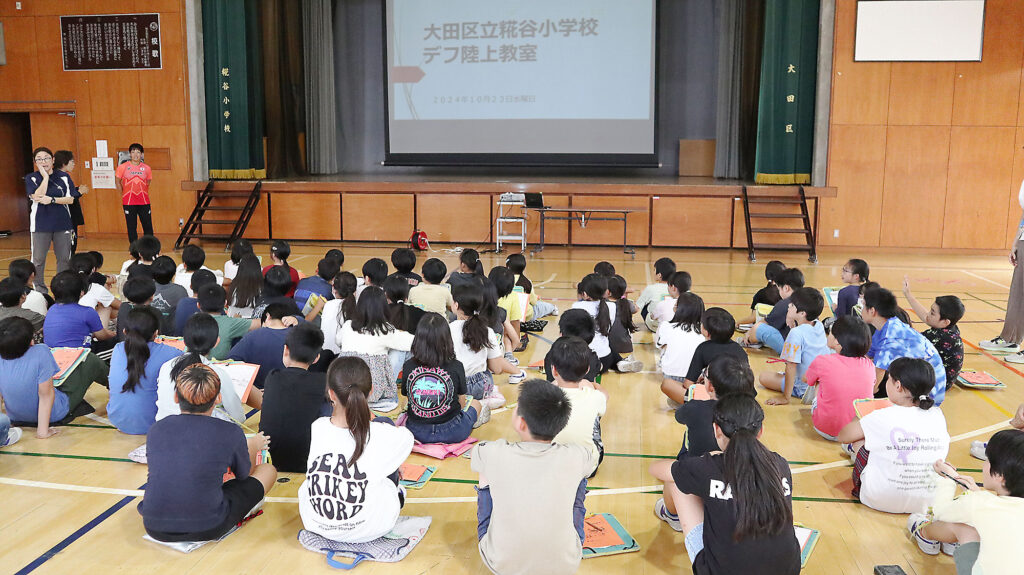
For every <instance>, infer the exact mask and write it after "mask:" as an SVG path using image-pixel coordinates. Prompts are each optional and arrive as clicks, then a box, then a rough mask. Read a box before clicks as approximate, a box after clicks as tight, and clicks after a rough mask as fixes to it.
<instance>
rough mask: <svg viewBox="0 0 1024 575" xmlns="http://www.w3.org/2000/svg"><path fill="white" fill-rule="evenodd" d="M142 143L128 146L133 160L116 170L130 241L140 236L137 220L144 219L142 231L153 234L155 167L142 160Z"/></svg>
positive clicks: (148, 234)
mask: <svg viewBox="0 0 1024 575" xmlns="http://www.w3.org/2000/svg"><path fill="white" fill-rule="evenodd" d="M144 152H145V150H143V149H142V144H138V143H136V144H132V145H131V146H129V147H128V153H129V154H131V158H132V159H131V161H128V162H125V163H123V164H121V165H120V166H118V167H117V171H116V172H114V175H115V176H117V177H116V179H115V180H116V182H117V189H118V191H120V192H121V205H122V206H123V207H124V221H125V223H127V224H128V241H129V242H134V241H135V240H136V239H138V237H139V232H138V224H137V223H136V220H142V233H143V234H145V235H147V236H151V235H153V216H152V212H151V211H150V205H149V183H150V182H151V181H153V169H152V168H150V167H149V166H148V165H146V164H144V163H143V162H142V154H143V153H144Z"/></svg>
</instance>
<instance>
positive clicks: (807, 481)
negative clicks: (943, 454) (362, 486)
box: [0, 236, 1024, 575]
mask: <svg viewBox="0 0 1024 575" xmlns="http://www.w3.org/2000/svg"><path fill="white" fill-rule="evenodd" d="M83 244H84V246H85V247H86V248H87V249H100V250H102V251H104V253H105V254H106V256H107V258H106V264H105V271H108V272H116V270H117V269H118V268H119V266H120V264H121V262H122V261H123V260H124V259H125V257H126V255H127V254H126V252H125V247H126V242H125V241H113V240H95V241H89V240H84V241H83ZM27 246H28V240H27V238H26V237H24V236H16V237H14V238H10V239H5V240H0V264H2V265H6V264H5V263H3V262H6V261H9V260H10V259H13V258H15V257H25V254H27V252H28V247H27ZM329 247H337V246H336V245H330V246H327V245H316V244H309V245H294V246H293V257H292V259H291V263H292V265H294V266H296V267H298V268H300V269H301V270H302V271H303V272H305V273H307V274H309V273H312V272H314V271H315V267H316V263H317V261H318V259H319V258H320V257H321V254H322V253H323V252H324V251H325V250H326V249H328V248H329ZM341 247H342V248H343V249H344V251H345V255H346V258H347V261H346V265H345V266H344V267H345V269H351V270H358V269H359V267H361V265H362V263H363V262H364V261H365V260H366V259H367V258H369V257H373V256H379V257H383V258H385V259H386V260H387V259H388V256H389V254H390V252H391V249H392V248H393V247H394V246H391V245H374V246H365V245H363V246H357V245H344V246H341ZM208 250H209V257H208V260H207V264H208V265H210V266H211V267H218V266H220V265H222V263H223V261H224V259H225V254H224V253H223V251H221V249H220V246H210V247H209V248H208ZM257 253H259V254H262V255H263V256H264V258H266V257H267V254H269V246H267V245H258V246H257ZM430 255H431V256H434V257H440V258H442V259H444V260H445V261H446V262H447V263H448V266H449V269H452V268H453V266H454V264H455V262H456V261H457V259H456V258H457V255H454V254H451V253H446V252H443V251H438V252H435V253H433V254H430ZM662 256H669V257H672V258H673V259H675V261H676V262H677V265H678V266H679V269H685V270H687V271H689V272H690V273H691V274H692V275H693V291H694V292H695V293H697V294H699V295H701V296H702V297H703V298H704V301H705V302H706V304H707V305H708V306H722V307H725V308H726V309H728V310H730V311H731V312H732V313H733V314H734V315H737V316H742V315H746V313H747V308H748V305H749V302H750V298H751V296H752V294H753V293H754V291H755V290H757V289H758V288H760V287H761V286H763V285H764V279H763V278H764V276H763V269H764V263H765V262H767V261H768V260H769V259H770V256H771V257H779V258H780V259H782V260H783V261H785V262H786V263H787V264H789V265H795V266H797V267H800V268H802V269H803V270H804V273H805V276H806V278H807V283H808V285H810V286H814V287H819V288H820V287H822V286H836V285H839V271H840V268H841V267H842V265H843V263H844V262H845V260H846V259H847V258H849V257H860V258H864V259H866V260H867V261H868V262H869V263H870V264H871V272H872V273H871V279H873V280H875V281H879V282H880V283H882V285H884V286H887V287H889V288H890V289H893V290H894V291H895V292H897V293H898V292H899V290H900V287H901V282H902V280H903V276H904V274H907V275H909V277H910V280H911V282H912V284H913V286H914V287H915V293H916V295H917V296H918V298H919V299H921V301H923V302H926V304H925V305H927V302H930V300H931V298H932V297H934V296H935V295H942V294H956V295H958V296H960V298H961V299H963V301H964V303H965V304H966V306H967V314H966V316H965V317H964V319H963V320H962V321H961V324H960V325H961V331H962V333H963V337H964V342H965V344H966V346H967V357H966V364H965V366H966V367H968V368H975V369H983V370H986V371H989V372H990V373H992V374H993V375H995V376H996V377H998V378H1000V379H1002V380H1003V381H1005V382H1007V383H1008V384H1009V388H1008V389H1007V390H1006V391H997V392H988V393H982V392H975V391H965V390H963V389H960V388H955V389H953V390H951V391H950V393H949V394H948V395H947V399H946V402H945V403H944V404H943V411H944V412H945V414H946V419H947V421H948V422H949V431H950V434H951V435H953V436H960V435H963V434H966V435H967V436H966V437H963V438H962V439H958V440H957V441H956V442H955V443H953V445H952V448H951V452H950V456H949V459H950V460H951V462H952V463H954V464H955V465H956V466H958V467H960V468H965V469H967V470H968V471H970V472H974V473H975V474H976V475H980V462H979V461H976V460H973V459H971V457H970V456H969V455H968V448H969V444H970V440H971V439H972V438H974V436H971V433H972V432H975V431H977V430H979V429H982V428H985V427H988V426H991V425H993V424H996V423H999V422H1005V421H1006V420H1008V419H1009V417H1010V415H1011V412H1012V411H1013V410H1014V409H1015V408H1016V406H1017V405H1019V404H1020V403H1021V402H1022V401H1024V388H1022V386H1021V385H1020V383H1021V376H1024V373H1021V372H1020V371H1017V370H1016V369H1014V368H1012V367H1011V366H1008V365H1006V364H1004V363H1002V362H1000V361H998V360H997V359H995V358H993V357H992V356H989V355H987V354H985V353H982V352H981V351H980V350H979V349H978V348H977V347H976V344H977V342H978V341H979V340H983V339H988V338H990V337H993V336H994V335H997V334H998V333H999V330H1000V327H1001V321H1002V318H1003V313H1004V312H1003V310H1004V308H1005V303H1006V294H1007V291H1008V286H1009V283H1010V275H1011V267H1010V265H1009V264H1008V263H1007V261H1006V258H1005V256H995V255H946V254H941V255H940V254H939V253H933V254H910V255H907V254H905V253H900V252H899V251H895V250H861V251H851V250H832V249H826V250H823V253H821V254H820V263H818V264H817V265H810V264H807V262H806V259H805V258H804V257H803V256H801V255H800V254H794V253H787V254H770V253H763V254H760V257H761V261H760V263H757V264H751V263H748V262H747V260H746V253H745V252H743V251H738V250H736V251H728V250H670V249H650V250H648V249H641V250H637V255H636V259H631V258H629V257H628V256H624V255H623V254H621V253H620V251H619V250H617V249H615V248H549V249H547V250H545V251H544V252H543V253H542V254H540V255H538V256H536V257H531V258H530V259H529V267H528V268H527V272H528V276H529V277H530V278H531V279H532V280H533V282H534V286H536V287H537V288H539V293H540V295H541V296H542V297H543V298H545V299H547V300H550V301H553V302H554V303H556V304H557V305H558V307H559V308H561V309H565V308H567V307H568V306H569V305H570V304H571V303H572V302H573V301H575V289H574V286H575V285H576V282H577V281H578V280H579V279H580V278H581V277H582V276H583V275H584V274H586V273H589V272H590V271H591V270H592V268H593V264H594V263H595V262H596V261H598V260H602V259H607V260H609V261H611V262H612V263H613V264H614V265H615V266H616V268H617V270H618V271H619V273H620V274H621V275H623V276H624V277H626V279H627V280H628V281H629V283H630V285H631V286H633V287H634V288H636V289H637V290H639V289H642V287H643V286H644V285H645V284H646V283H648V282H649V281H650V279H651V274H652V270H651V262H653V261H654V260H655V259H656V258H658V257H662ZM175 259H178V258H177V257H176V258H175ZM484 259H485V262H486V264H487V267H488V268H489V267H490V266H491V265H493V264H497V263H503V262H504V258H503V257H502V256H494V255H493V254H488V255H486V256H484ZM420 263H422V259H421V262H420ZM49 265H50V266H53V263H52V258H51V263H50V264H49ZM52 269H53V268H52V267H50V270H52ZM50 273H52V271H51V272H50ZM549 319H550V318H549ZM556 323H557V322H551V323H549V324H548V327H547V329H546V330H545V331H544V333H543V334H542V335H541V336H540V337H534V338H532V339H531V344H530V346H529V348H528V349H527V350H526V352H524V353H522V354H519V356H518V357H519V360H520V362H521V363H522V364H523V365H526V364H529V363H531V362H533V361H535V360H537V359H540V358H542V357H543V356H544V354H545V353H546V351H547V349H548V346H549V345H550V344H549V341H551V340H553V339H554V338H555V337H557V331H558V330H557V325H556ZM919 327H920V325H919ZM634 339H635V341H636V343H637V345H636V355H637V357H638V358H639V359H641V360H642V361H643V362H644V364H645V366H647V367H646V369H647V371H644V372H642V373H639V374H629V375H616V374H609V375H608V376H606V378H605V380H604V385H605V386H606V387H607V388H608V390H609V391H610V393H611V399H610V401H609V407H608V413H607V415H606V416H605V418H604V419H603V421H602V429H603V432H604V441H605V446H606V449H607V451H608V453H607V457H606V459H605V461H604V464H603V465H602V466H601V470H600V472H599V473H598V475H597V477H596V478H595V479H594V480H592V483H591V486H592V487H595V488H604V489H605V491H602V490H599V489H596V490H594V491H591V493H590V496H589V497H588V498H587V509H588V511H589V512H611V513H613V514H614V515H615V516H616V517H617V518H618V519H619V520H620V521H621V522H622V523H623V525H624V526H625V527H626V528H627V529H628V530H629V532H630V533H632V535H633V536H634V537H635V538H636V539H637V540H638V541H639V542H640V545H641V547H642V549H641V551H640V552H638V553H631V554H626V555H618V556H611V557H605V558H597V559H589V560H585V561H584V563H583V566H582V567H581V569H580V572H582V573H625V572H627V570H628V571H629V572H630V573H632V574H637V575H639V574H640V573H689V572H690V571H689V561H688V560H687V556H686V552H685V550H684V547H683V535H682V534H680V533H676V532H675V531H672V530H671V529H670V528H669V527H668V526H667V525H665V524H663V523H661V522H660V521H658V520H657V519H656V518H655V517H654V515H653V513H652V507H653V506H654V502H655V501H656V500H657V499H658V497H659V495H658V494H657V493H656V492H655V491H656V489H660V487H657V481H655V480H653V479H652V478H651V477H650V476H649V475H648V473H647V467H648V465H649V464H650V463H651V462H652V461H654V460H656V459H658V458H668V457H673V456H674V454H675V453H676V451H677V450H678V448H679V444H680V441H681V438H682V435H683V428H682V427H681V426H679V425H678V424H676V423H675V421H674V419H673V417H672V415H671V413H670V412H669V411H668V410H667V409H666V408H665V404H664V400H663V398H662V396H661V395H660V393H659V391H658V382H659V377H658V375H657V374H656V373H654V372H653V371H650V370H652V369H653V366H654V348H653V346H652V345H651V334H650V333H649V332H647V331H641V332H640V333H638V334H636V335H635V337H634ZM768 357H769V356H768V354H766V353H764V352H759V351H758V352H752V353H751V364H752V367H753V368H754V371H755V373H757V372H760V371H761V370H762V369H764V368H765V366H766V360H767V359H768ZM505 377H506V376H501V377H499V378H497V380H498V383H499V388H500V389H501V391H502V392H503V393H504V394H505V396H506V397H507V398H508V399H509V401H510V402H512V401H515V397H516V389H515V387H513V386H510V385H508V384H507V383H506V381H505ZM106 394H107V392H106V390H105V389H104V388H102V387H98V386H94V387H93V388H92V389H91V390H90V392H89V394H88V395H87V397H86V399H87V400H88V401H89V402H91V403H92V404H93V405H95V406H97V414H96V415H97V416H100V417H102V416H103V415H104V414H105V408H104V406H105V404H106ZM767 395H768V394H767V393H762V394H761V395H760V397H759V399H760V401H762V403H763V402H764V400H765V397H766V396H767ZM766 412H767V419H766V423H765V434H764V440H765V442H766V443H767V444H768V446H769V447H770V448H771V449H773V450H775V451H777V452H779V453H781V454H782V455H783V456H785V457H786V459H787V460H789V461H790V462H791V464H792V469H793V471H794V474H795V475H794V498H793V499H794V501H793V506H794V513H795V516H796V519H797V520H798V521H800V522H803V523H804V524H806V525H808V526H810V527H814V528H817V529H819V530H821V531H822V538H821V541H820V543H819V544H818V546H817V549H816V550H815V552H814V554H813V555H812V557H811V559H810V561H809V563H808V565H807V567H806V568H805V570H804V571H805V573H827V574H840V573H843V574H855V573H856V574H862V573H871V571H872V568H873V566H874V565H879V564H898V565H900V566H902V567H903V569H904V570H906V572H907V573H911V574H914V573H916V574H920V575H923V574H944V573H954V568H953V564H952V560H951V559H950V558H949V557H945V556H940V557H928V556H925V555H923V554H922V553H920V552H919V551H918V550H917V548H916V546H915V545H914V544H913V543H912V542H911V541H910V540H908V539H907V538H906V536H905V529H904V524H905V520H906V516H904V515H886V514H883V513H878V512H875V511H872V510H871V509H868V508H866V507H864V506H862V505H860V504H858V503H856V502H855V501H853V500H852V498H851V497H850V487H851V481H850V469H849V467H848V466H847V465H845V461H844V458H843V456H842V455H841V453H840V451H839V449H838V447H837V446H836V445H835V444H832V443H828V442H826V441H824V440H822V439H820V438H819V437H818V436H817V435H816V434H815V433H814V431H813V429H812V428H811V416H810V410H809V408H808V407H805V406H801V405H799V404H791V405H789V406H785V407H768V408H767V409H766ZM258 418H259V414H256V415H254V416H253V417H252V418H251V419H250V420H249V425H250V426H251V427H256V424H257V422H258ZM509 419H510V415H509V412H508V411H505V412H504V413H498V414H495V416H494V417H493V418H492V420H491V422H490V423H489V424H487V425H485V426H484V427H482V428H480V429H479V430H477V431H476V432H475V433H474V436H475V437H478V438H480V439H482V440H487V439H496V438H502V437H504V438H508V439H513V438H514V432H513V430H512V429H511V427H510V425H509ZM975 436H977V434H975ZM986 436H987V435H982V436H980V438H984V437H986ZM143 442H144V438H143V437H136V436H128V435H123V434H121V433H119V432H118V431H116V430H115V429H113V428H111V427H109V426H108V425H106V424H105V423H104V420H103V419H101V418H79V420H77V421H76V422H75V425H74V426H71V427H66V428H63V429H62V432H61V434H60V435H58V436H56V437H55V438H52V439H49V440H45V441H40V440H37V439H35V437H34V436H33V434H32V433H31V432H29V433H26V435H25V437H24V438H23V439H22V440H21V442H20V443H18V444H17V445H15V446H14V447H12V448H10V449H4V450H2V451H0V501H2V502H3V503H2V507H0V509H2V512H0V572H3V573H15V572H24V573H27V572H30V571H33V570H34V572H37V573H71V572H74V573H79V574H86V573H108V572H110V571H111V570H112V569H116V568H119V569H120V571H123V572H126V573H140V572H147V573H152V574H158V573H185V572H187V573H194V574H200V573H282V572H313V570H317V571H325V570H327V569H328V568H327V567H326V566H325V565H324V556H323V555H318V554H315V553H311V552H308V551H305V550H304V549H303V548H302V547H301V546H300V545H299V544H298V542H297V541H296V533H297V532H298V530H299V529H300V528H301V526H302V525H301V522H300V520H299V515H298V506H297V504H296V503H295V499H294V498H295V497H296V491H297V489H298V487H299V484H300V482H301V481H302V477H301V476H300V475H297V474H283V477H282V479H281V480H280V482H279V483H278V485H277V486H276V487H275V488H274V489H273V490H272V491H271V492H270V494H269V496H270V498H271V499H270V502H268V503H267V505H266V507H265V513H264V514H263V516H262V517H259V518H257V519H256V520H254V521H252V522H251V523H249V524H247V525H246V526H245V527H243V528H242V529H241V530H240V531H238V532H236V533H235V534H233V535H231V536H230V537H228V538H227V539H226V540H224V541H223V542H220V543H215V544H210V545H207V546H205V547H203V548H201V549H199V550H198V551H195V552H193V553H192V554H189V555H183V554H179V553H177V552H174V551H171V550H168V549H165V548H163V547H159V546H157V545H154V544H152V543H149V542H147V541H144V540H143V539H142V534H143V528H142V520H141V518H140V516H139V514H138V513H137V511H136V505H137V503H138V501H139V500H140V497H138V494H137V492H136V491H134V490H137V489H139V488H140V487H141V486H143V484H145V482H146V467H145V466H143V465H138V464H135V463H132V462H130V461H129V460H128V459H127V458H126V457H127V454H128V452H129V451H131V450H132V449H133V448H135V447H137V446H138V445H140V444H142V443H143ZM410 461H413V462H417V463H431V464H434V463H435V462H434V461H433V460H428V459H426V458H425V457H423V456H418V455H413V456H412V457H411V459H410ZM829 463H836V466H829V467H826V468H824V469H822V468H821V467H820V466H819V465H818V464H829ZM474 481H475V476H474V474H473V473H472V472H471V471H470V469H469V461H468V460H467V459H463V458H458V459H450V460H446V461H443V462H441V463H440V464H439V470H438V472H437V474H436V476H435V479H434V480H433V481H431V482H430V483H429V484H428V485H427V486H426V488H425V489H422V490H420V491H412V492H410V497H409V499H408V500H407V505H406V507H405V509H404V510H403V513H405V514H407V515H424V516H425V515H429V516H432V517H433V518H434V522H433V524H432V526H431V528H430V531H429V532H428V533H427V535H426V537H425V539H424V541H423V542H422V543H421V544H420V545H419V547H417V548H416V550H415V551H413V553H412V554H411V555H410V556H409V558H407V559H406V560H405V561H404V562H403V563H401V564H400V565H387V564H375V563H364V564H363V565H362V566H360V567H359V568H358V571H359V572H365V573H413V572H415V573H443V574H445V575H456V574H461V573H481V574H482V573H487V569H486V567H484V566H483V564H482V563H481V561H480V559H479V555H478V553H477V548H476V515H475V513H476V506H475V504H474V503H472V502H471V501H472V500H473V499H472V498H473V496H474V491H473V485H472V484H473V483H474ZM609 488H610V489H613V490H614V489H625V490H627V492H625V493H622V492H616V491H607V489H609ZM439 498H467V500H466V501H459V500H456V502H454V503H453V502H447V501H439ZM115 566H116V567H115ZM19 570H20V571H19Z"/></svg>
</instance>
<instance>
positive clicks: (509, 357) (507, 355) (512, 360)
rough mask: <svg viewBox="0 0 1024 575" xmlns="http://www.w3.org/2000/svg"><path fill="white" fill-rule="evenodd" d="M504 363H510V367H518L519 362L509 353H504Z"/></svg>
mask: <svg viewBox="0 0 1024 575" xmlns="http://www.w3.org/2000/svg"><path fill="white" fill-rule="evenodd" d="M505 361H507V362H509V363H511V364H512V365H519V360H518V359H516V356H514V355H512V352H511V351H506V352H505Z"/></svg>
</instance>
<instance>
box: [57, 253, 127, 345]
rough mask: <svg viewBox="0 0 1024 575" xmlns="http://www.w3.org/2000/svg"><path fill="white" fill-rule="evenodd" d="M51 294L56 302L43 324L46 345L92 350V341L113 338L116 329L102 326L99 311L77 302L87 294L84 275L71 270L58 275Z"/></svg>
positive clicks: (103, 340)
mask: <svg viewBox="0 0 1024 575" xmlns="http://www.w3.org/2000/svg"><path fill="white" fill-rule="evenodd" d="M50 291H52V292H53V297H54V300H55V303H54V304H53V305H52V306H51V307H50V309H49V311H47V312H46V320H45V321H44V322H43V341H44V342H46V345H47V346H49V347H90V346H91V345H92V343H93V340H96V341H100V342H105V341H107V340H110V339H113V337H114V332H113V330H110V329H107V328H106V326H104V325H103V322H101V321H100V315H99V314H98V313H96V309H95V308H91V307H86V306H83V305H81V304H79V303H78V300H79V299H80V298H81V297H82V295H83V294H84V292H85V285H84V283H83V282H82V276H81V275H79V274H77V273H75V272H73V271H70V270H64V271H62V272H59V273H58V274H57V275H55V276H53V279H52V280H50ZM107 349H110V346H107Z"/></svg>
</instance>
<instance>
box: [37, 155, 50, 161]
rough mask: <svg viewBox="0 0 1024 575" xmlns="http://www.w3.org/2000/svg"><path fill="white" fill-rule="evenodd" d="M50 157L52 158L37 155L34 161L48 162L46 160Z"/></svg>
mask: <svg viewBox="0 0 1024 575" xmlns="http://www.w3.org/2000/svg"><path fill="white" fill-rule="evenodd" d="M52 159H53V156H41V157H37V158H36V161H37V162H48V161H50V160H52Z"/></svg>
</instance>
